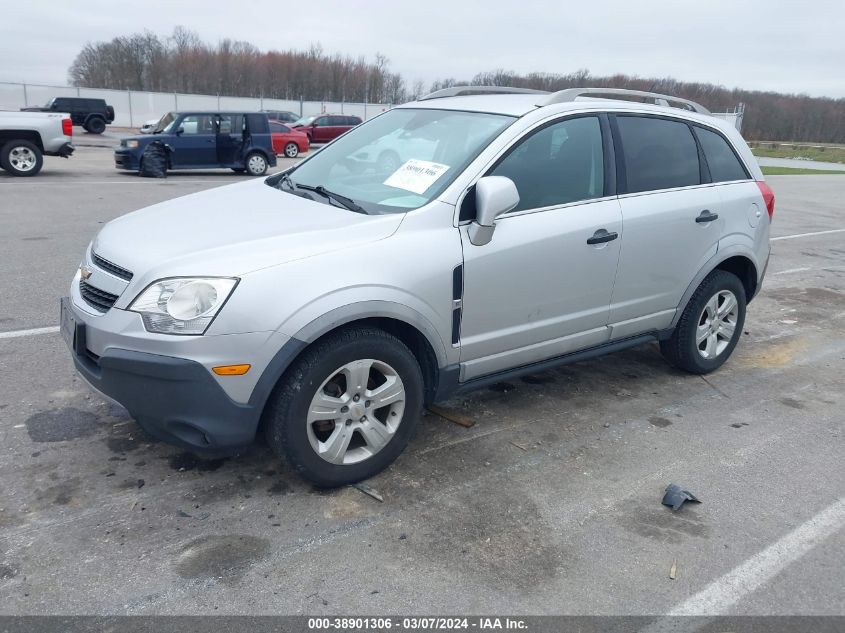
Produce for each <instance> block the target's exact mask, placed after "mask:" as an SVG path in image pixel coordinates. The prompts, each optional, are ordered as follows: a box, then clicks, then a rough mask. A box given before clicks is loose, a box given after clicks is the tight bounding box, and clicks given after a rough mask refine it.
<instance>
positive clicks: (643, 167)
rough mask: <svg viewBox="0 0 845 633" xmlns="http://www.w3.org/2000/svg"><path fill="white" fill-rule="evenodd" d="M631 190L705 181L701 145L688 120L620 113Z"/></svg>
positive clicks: (697, 183) (619, 120) (619, 123)
mask: <svg viewBox="0 0 845 633" xmlns="http://www.w3.org/2000/svg"><path fill="white" fill-rule="evenodd" d="M616 121H617V123H618V125H619V134H620V135H621V136H622V153H623V155H624V157H625V174H626V176H627V181H628V193H637V192H640V191H653V190H657V189H672V188H674V187H689V186H691V185H699V184H701V173H700V166H699V162H698V146H697V145H696V144H695V138H693V135H692V132H691V131H690V129H689V126H688V125H687V124H686V123H683V122H681V121H670V120H667V119H658V118H654V117H642V116H627V115H625V116H617V117H616Z"/></svg>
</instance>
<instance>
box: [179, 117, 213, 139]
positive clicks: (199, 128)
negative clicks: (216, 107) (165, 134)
mask: <svg viewBox="0 0 845 633" xmlns="http://www.w3.org/2000/svg"><path fill="white" fill-rule="evenodd" d="M179 128H180V129H181V130H182V134H186V135H192V134H214V117H213V116H212V115H210V114H189V115H187V116H186V117H184V118H183V119H182V122H181V123H179Z"/></svg>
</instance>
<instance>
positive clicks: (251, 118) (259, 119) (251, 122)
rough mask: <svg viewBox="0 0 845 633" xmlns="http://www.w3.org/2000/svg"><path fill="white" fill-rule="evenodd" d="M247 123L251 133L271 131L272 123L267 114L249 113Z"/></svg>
mask: <svg viewBox="0 0 845 633" xmlns="http://www.w3.org/2000/svg"><path fill="white" fill-rule="evenodd" d="M246 124H247V127H248V128H249V133H250V134H267V133H269V131H270V124H269V121H268V120H267V115H266V114H258V113H255V114H253V113H250V114H247V115H246Z"/></svg>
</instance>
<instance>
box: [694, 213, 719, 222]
mask: <svg viewBox="0 0 845 633" xmlns="http://www.w3.org/2000/svg"><path fill="white" fill-rule="evenodd" d="M718 219H719V214H718V213H713V212H712V211H709V210H707V209H704V211H702V212H701V213H699V214H698V217H697V218H696V219H695V221H696V222H697V223H698V224H706V223H707V222H712V221H713V220H718Z"/></svg>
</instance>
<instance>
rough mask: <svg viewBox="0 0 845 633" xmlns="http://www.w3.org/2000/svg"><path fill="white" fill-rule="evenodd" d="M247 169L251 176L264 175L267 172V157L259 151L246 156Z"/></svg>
mask: <svg viewBox="0 0 845 633" xmlns="http://www.w3.org/2000/svg"><path fill="white" fill-rule="evenodd" d="M245 164H246V171H247V173H248V174H249V175H250V176H263V175H264V174H266V173H267V159H266V158H264V156H263V155H262V154H259V153H258V152H253V153H252V154H250V155H249V156H247V157H246V163H245Z"/></svg>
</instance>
